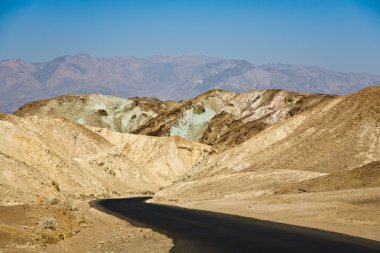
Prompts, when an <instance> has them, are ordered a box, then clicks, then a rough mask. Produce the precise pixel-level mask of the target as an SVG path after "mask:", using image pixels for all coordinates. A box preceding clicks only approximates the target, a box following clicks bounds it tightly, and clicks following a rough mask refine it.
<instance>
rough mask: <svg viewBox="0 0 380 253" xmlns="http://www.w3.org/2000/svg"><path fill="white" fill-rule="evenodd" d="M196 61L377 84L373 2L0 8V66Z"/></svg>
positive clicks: (88, 2)
mask: <svg viewBox="0 0 380 253" xmlns="http://www.w3.org/2000/svg"><path fill="white" fill-rule="evenodd" d="M77 53H87V54H91V55H94V56H99V57H104V56H127V55H133V56H140V57H145V56H152V55H159V54H204V55H211V56H220V57H227V58H237V59H245V60H248V61H250V62H253V63H257V64H263V63H299V64H307V65H318V66H322V67H327V68H331V69H334V70H339V71H354V72H369V73H377V74H380V0H373V1H354V0H300V1H297V0H292V1H290V0H277V1H276V0H261V1H259V0H257V1H254V0H251V1H244V0H230V1H226V0H214V1H211V0H210V1H207V0H203V1H197V0H189V1H160V0H151V1H149V0H135V1H128V0H124V1H122V0H119V1H117V0H115V1H114V0H34V1H32V0H29V1H27V0H25V1H22V0H10V1H8V0H0V60H2V59H7V58H21V59H24V60H27V61H29V62H40V61H48V60H51V59H53V58H56V57H58V56H61V55H66V54H77Z"/></svg>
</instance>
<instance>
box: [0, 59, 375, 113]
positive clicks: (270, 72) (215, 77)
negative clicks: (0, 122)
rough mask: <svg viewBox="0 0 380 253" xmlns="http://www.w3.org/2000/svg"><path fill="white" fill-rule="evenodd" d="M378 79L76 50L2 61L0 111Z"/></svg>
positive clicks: (332, 86) (323, 89)
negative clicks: (79, 99)
mask: <svg viewBox="0 0 380 253" xmlns="http://www.w3.org/2000/svg"><path fill="white" fill-rule="evenodd" d="M379 83H380V75H371V74H365V73H360V74H359V73H342V72H334V71H331V70H327V69H323V68H319V67H313V66H302V65H286V64H267V65H255V64H252V63H249V62H247V61H244V60H233V59H222V58H215V57H208V56H193V55H182V56H154V57H150V58H136V57H110V58H96V57H93V56H90V55H86V54H78V55H74V56H62V57H59V58H56V59H54V60H52V61H50V62H44V63H28V62H25V61H22V60H4V61H1V62H0V111H2V112H13V111H15V110H17V109H18V108H19V107H20V106H21V105H23V104H25V103H27V102H30V101H34V100H37V99H43V98H50V97H54V96H58V95H62V94H81V93H102V94H110V95H117V96H120V97H124V98H128V97H134V96H148V97H156V98H160V99H164V100H179V99H184V98H190V97H193V96H196V95H198V94H200V93H202V92H205V91H207V90H210V89H215V88H219V89H225V90H228V91H234V92H241V91H247V90H253V89H271V88H279V89H286V90H290V91H298V92H309V93H310V92H311V93H329V94H346V93H352V92H355V91H357V90H360V89H362V88H363V87H366V86H370V85H374V84H379Z"/></svg>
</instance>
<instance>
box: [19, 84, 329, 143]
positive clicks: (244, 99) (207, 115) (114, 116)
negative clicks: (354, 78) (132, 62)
mask: <svg viewBox="0 0 380 253" xmlns="http://www.w3.org/2000/svg"><path fill="white" fill-rule="evenodd" d="M333 97H334V96H331V95H320V94H302V93H293V92H288V91H283V90H258V91H252V92H246V93H232V92H226V91H222V90H211V91H209V92H206V93H204V94H202V95H200V96H198V97H196V98H194V99H189V100H184V101H181V102H178V103H177V102H170V101H160V100H158V99H151V98H132V99H122V98H118V97H113V96H104V95H67V96H62V97H57V98H54V99H50V100H42V101H38V102H33V103H30V104H27V105H25V106H23V107H21V108H20V109H19V110H18V111H17V112H15V115H18V116H27V115H46V116H53V117H63V118H67V119H70V120H73V121H76V122H77V123H80V124H85V125H90V126H95V127H103V128H108V129H110V130H113V131H119V132H130V133H135V134H144V135H151V136H181V137H183V138H185V139H189V140H194V141H199V142H201V143H205V144H208V145H213V146H215V147H216V148H218V149H219V150H224V149H227V148H229V147H232V146H235V145H237V144H240V143H242V142H244V141H245V140H247V139H249V138H250V137H252V136H253V135H255V134H257V133H259V132H260V131H262V130H264V129H265V128H266V127H268V126H271V125H273V124H276V123H277V122H280V121H283V120H285V119H287V118H289V117H292V116H294V115H296V114H298V113H300V112H302V111H304V110H307V109H309V108H312V107H314V106H316V105H317V104H319V103H321V102H322V101H325V100H329V99H331V98H333Z"/></svg>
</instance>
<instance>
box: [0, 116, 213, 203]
mask: <svg viewBox="0 0 380 253" xmlns="http://www.w3.org/2000/svg"><path fill="white" fill-rule="evenodd" d="M0 129H1V132H2V136H3V137H2V138H0V159H1V164H2V166H1V175H2V177H1V178H0V180H1V184H0V187H1V188H2V191H1V195H2V197H1V203H2V204H3V205H4V204H7V203H8V204H9V203H35V202H36V201H38V199H39V198H45V199H46V198H80V197H82V196H89V195H94V196H107V195H115V194H116V193H119V194H122V193H124V194H125V193H127V192H131V191H132V192H133V191H134V192H136V191H155V190H157V189H158V188H159V187H162V186H164V185H167V184H169V183H171V182H172V181H173V180H174V179H176V178H178V176H180V175H182V173H184V172H186V171H187V170H188V169H190V168H191V166H192V165H193V164H195V163H197V162H199V160H200V159H202V158H203V157H204V156H205V155H208V154H209V152H211V149H210V148H209V147H208V146H206V145H203V144H198V143H192V142H190V141H185V140H182V139H180V138H163V139H159V138H154V137H148V136H147V137H144V138H142V139H138V138H136V137H135V136H132V135H130V134H122V133H117V132H114V133H113V132H111V131H108V130H104V131H106V132H107V133H105V132H104V131H102V129H97V130H96V131H95V132H96V133H95V132H94V131H91V130H89V129H87V128H85V127H83V126H81V125H80V124H77V123H74V122H72V121H69V120H66V119H61V118H49V117H41V116H32V117H17V116H13V115H5V114H3V115H1V117H0ZM98 133H101V134H98ZM103 136H104V137H103ZM114 140H117V143H115V142H114ZM131 145H132V147H134V150H133V152H128V150H130V147H131ZM146 146H150V147H152V149H151V150H150V152H149V153H147V152H145V147H146ZM139 147H141V148H139ZM153 147H165V149H163V148H161V149H158V148H157V149H154V148H153ZM158 156H160V159H161V160H160V162H157V160H155V159H156V157H158ZM153 161H154V162H153ZM153 163H154V166H153V165H152V164H153Z"/></svg>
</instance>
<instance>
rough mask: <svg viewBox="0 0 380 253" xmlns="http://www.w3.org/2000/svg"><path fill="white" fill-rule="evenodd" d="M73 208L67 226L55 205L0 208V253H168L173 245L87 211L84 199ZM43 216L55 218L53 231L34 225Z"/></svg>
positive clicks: (143, 230)
mask: <svg viewBox="0 0 380 253" xmlns="http://www.w3.org/2000/svg"><path fill="white" fill-rule="evenodd" d="M74 205H75V207H76V209H75V211H73V212H72V213H70V212H68V213H67V214H66V216H67V217H71V219H69V218H67V217H66V218H67V219H66V220H72V222H71V223H70V222H65V220H64V218H65V217H64V216H65V215H63V214H62V212H63V210H67V209H66V207H62V206H59V205H56V206H46V205H45V206H43V205H41V206H9V207H0V210H1V216H0V224H1V227H0V252H1V253H8V252H51V253H56V252H83V253H86V252H91V253H92V252H95V253H96V252H114V253H117V252H136V253H140V252H141V253H143V252H169V250H170V249H171V247H172V246H173V243H172V240H171V239H169V238H168V237H166V236H165V235H161V234H159V233H156V232H153V231H152V230H151V229H145V228H138V227H135V226H133V225H131V224H130V223H128V222H126V221H124V220H120V219H119V218H116V217H114V216H111V215H108V214H105V213H102V212H100V211H97V210H95V209H93V208H90V207H89V205H88V201H87V200H84V201H78V202H77V203H75V204H74ZM25 210H26V212H24V211H25ZM46 213H48V214H49V215H50V216H54V217H56V218H57V221H58V222H59V223H58V225H57V228H56V229H54V230H53V229H42V228H39V226H38V224H36V223H38V220H39V219H41V218H40V217H42V216H44V215H45V214H46ZM58 214H60V215H61V216H59V217H58V216H57V215H58ZM60 235H63V236H60ZM44 238H48V239H44Z"/></svg>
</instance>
